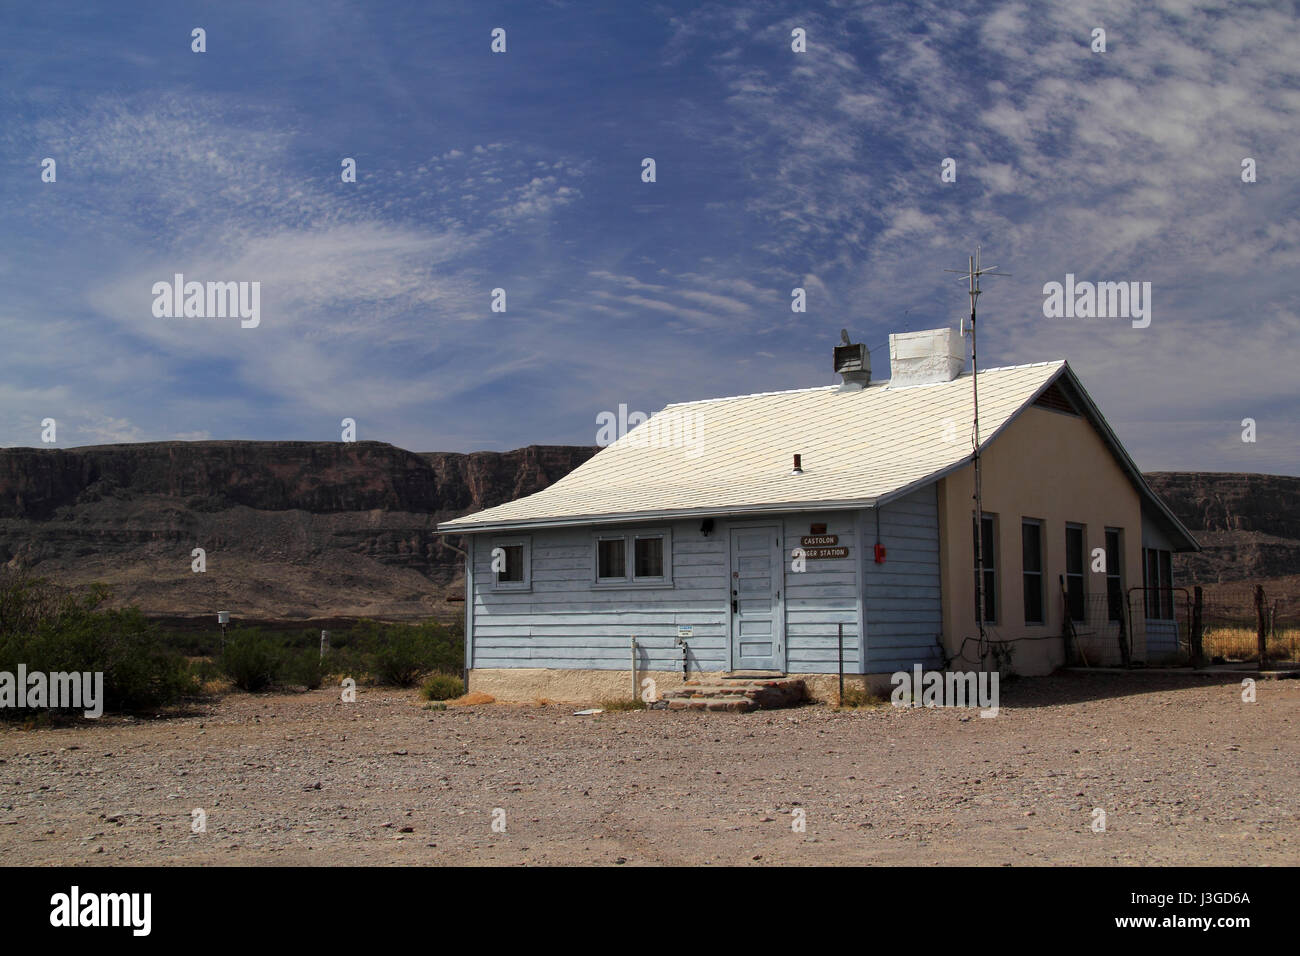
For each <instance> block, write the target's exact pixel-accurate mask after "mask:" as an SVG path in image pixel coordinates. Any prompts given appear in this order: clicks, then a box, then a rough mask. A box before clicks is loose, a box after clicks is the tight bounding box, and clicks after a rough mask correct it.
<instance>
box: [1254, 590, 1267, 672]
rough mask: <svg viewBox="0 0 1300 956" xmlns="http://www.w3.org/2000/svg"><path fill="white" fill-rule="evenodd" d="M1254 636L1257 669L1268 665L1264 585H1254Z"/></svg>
mask: <svg viewBox="0 0 1300 956" xmlns="http://www.w3.org/2000/svg"><path fill="white" fill-rule="evenodd" d="M1255 635H1256V637H1257V638H1258V640H1259V669H1260V670H1263V669H1264V666H1265V664H1267V663H1268V617H1267V616H1266V615H1265V613H1264V585H1262V584H1256V585H1255Z"/></svg>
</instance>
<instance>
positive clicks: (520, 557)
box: [488, 538, 532, 591]
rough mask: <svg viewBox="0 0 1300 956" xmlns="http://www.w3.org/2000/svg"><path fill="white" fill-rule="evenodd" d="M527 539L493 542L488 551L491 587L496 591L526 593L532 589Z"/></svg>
mask: <svg viewBox="0 0 1300 956" xmlns="http://www.w3.org/2000/svg"><path fill="white" fill-rule="evenodd" d="M529 550H530V549H529V542H528V539H527V538H515V539H513V540H510V541H500V540H498V541H493V542H492V546H491V548H490V549H489V551H488V557H489V561H490V562H491V564H490V565H489V567H490V568H491V571H492V585H493V587H494V588H496V589H497V590H498V591H527V590H530V589H531V588H532V576H531V573H530V571H529V567H528V565H529V558H530V555H529Z"/></svg>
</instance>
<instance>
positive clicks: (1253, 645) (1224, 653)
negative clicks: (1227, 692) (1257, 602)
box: [1202, 627, 1300, 661]
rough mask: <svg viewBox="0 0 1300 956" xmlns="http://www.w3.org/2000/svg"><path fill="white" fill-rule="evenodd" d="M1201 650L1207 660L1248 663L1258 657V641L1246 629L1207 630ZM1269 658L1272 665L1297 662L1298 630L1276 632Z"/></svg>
mask: <svg viewBox="0 0 1300 956" xmlns="http://www.w3.org/2000/svg"><path fill="white" fill-rule="evenodd" d="M1202 646H1203V648H1204V650H1205V656H1206V657H1223V658H1227V659H1228V660H1247V659H1250V658H1254V657H1256V656H1257V655H1258V649H1259V638H1258V637H1257V636H1256V634H1255V631H1254V630H1253V629H1251V628H1246V627H1221V628H1206V629H1205V636H1204V637H1203V638H1202ZM1268 657H1269V660H1274V661H1300V628H1286V629H1279V630H1278V632H1277V633H1276V634H1274V635H1273V636H1271V637H1270V638H1269V639H1268Z"/></svg>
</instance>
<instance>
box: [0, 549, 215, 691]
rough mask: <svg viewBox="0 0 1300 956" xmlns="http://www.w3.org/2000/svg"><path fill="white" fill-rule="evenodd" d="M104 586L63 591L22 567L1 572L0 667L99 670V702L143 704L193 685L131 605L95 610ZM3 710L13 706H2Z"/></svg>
mask: <svg viewBox="0 0 1300 956" xmlns="http://www.w3.org/2000/svg"><path fill="white" fill-rule="evenodd" d="M108 596H109V594H108V591H107V589H106V588H104V587H103V586H101V585H92V586H91V587H89V588H85V589H81V590H78V591H70V592H62V591H60V590H58V589H57V588H54V587H53V586H52V585H50V584H49V582H47V581H45V580H43V579H40V578H33V577H31V576H29V575H27V574H25V573H23V572H12V571H5V572H4V573H3V574H0V670H2V671H8V672H10V673H16V671H17V668H18V665H19V664H23V665H26V668H27V671H28V673H31V672H34V671H43V672H45V673H54V672H84V671H89V672H91V673H96V672H98V673H102V674H103V675H104V684H103V702H102V703H103V707H104V709H105V710H112V711H133V710H144V709H150V708H154V707H159V706H163V705H167V704H172V703H175V702H176V701H178V700H180V699H181V698H183V697H185V696H188V695H190V694H193V693H195V692H196V691H197V683H196V681H195V678H194V674H193V673H192V671H191V669H190V666H189V663H188V662H187V661H186V660H185V658H184V657H182V656H181V655H180V654H178V653H176V651H174V650H172V649H170V648H168V647H167V646H166V643H165V641H164V640H163V638H162V635H161V634H160V633H159V631H158V629H157V628H156V627H155V626H154V625H152V624H151V623H150V622H149V620H148V619H147V618H146V617H145V616H144V615H143V614H141V613H140V610H139V609H138V608H126V609H124V610H101V609H100V605H101V604H102V603H103V602H104V601H105V600H106V599H107V598H108ZM6 710H7V711H8V712H9V713H13V712H14V711H13V709H9V708H6Z"/></svg>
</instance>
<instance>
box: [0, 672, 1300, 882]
mask: <svg viewBox="0 0 1300 956" xmlns="http://www.w3.org/2000/svg"><path fill="white" fill-rule="evenodd" d="M1002 704H1003V706H1002V710H1001V713H1000V714H999V715H998V716H997V717H995V718H992V719H981V718H980V717H979V716H978V715H977V714H976V713H975V712H973V711H953V710H901V709H893V708H888V707H886V708H881V709H876V710H863V711H853V712H845V713H834V712H832V711H830V710H828V709H826V708H823V707H805V708H801V709H796V710H785V711H763V712H757V713H753V714H700V713H683V712H665V711H635V712H627V713H610V714H601V715H598V716H594V717H575V716H573V715H572V708H570V707H561V706H558V705H550V706H543V707H538V706H533V707H505V706H499V705H497V706H492V705H489V706H481V707H474V708H454V709H451V710H447V711H445V712H444V711H426V710H423V709H421V701H420V700H419V699H418V697H417V695H416V694H415V693H414V692H410V693H407V692H394V691H391V690H384V689H370V690H366V689H365V688H363V689H362V690H361V692H360V694H359V696H358V700H357V702H356V703H355V704H346V703H343V702H342V701H341V700H340V699H339V694H338V692H337V690H327V689H325V690H320V691H315V692H311V693H300V694H276V695H262V696H255V695H247V694H234V695H230V696H227V697H224V698H221V699H219V700H214V701H213V702H211V703H210V704H208V705H205V706H202V707H199V708H197V709H196V710H195V711H194V712H192V713H190V714H188V715H186V716H181V717H172V718H166V719H155V720H125V719H121V718H109V717H106V718H103V719H101V720H100V721H98V722H88V723H86V724H83V725H80V726H76V727H66V728H56V729H48V728H47V729H40V730H31V731H24V730H21V729H17V728H14V727H9V728H7V729H4V730H0V858H2V859H3V861H4V862H5V863H7V864H10V865H14V864H33V863H34V864H60V863H69V864H73V863H75V864H92V865H93V864H100V863H102V864H141V863H162V864H189V865H195V864H236V863H238V864H289V863H298V864H308V865H337V864H376V863H394V864H424V865H429V864H435V865H437V864H444V865H445V864H487V865H491V864H523V863H540V864H583V863H594V864H601V865H607V864H619V863H625V864H627V865H637V864H656V863H665V864H713V865H753V866H761V865H772V864H849V863H852V864H861V863H885V864H890V863H900V864H977V863H978V864H984V863H987V864H995V865H997V864H1018V865H1023V864H1046V863H1054V864H1081V863H1091V864H1156V865H1159V864H1191V865H1196V864H1211V863H1214V864H1247V865H1256V864H1290V865H1295V864H1297V863H1300V827H1298V826H1297V824H1298V823H1300V681H1262V682H1260V683H1259V685H1258V702H1257V703H1253V704H1248V703H1243V702H1242V700H1241V690H1240V686H1239V685H1238V683H1236V682H1232V683H1229V682H1211V681H1210V680H1208V679H1188V678H1167V677H1157V676H1154V675H1139V676H1128V675H1106V676H1093V675H1085V676H1079V675H1061V676H1057V677H1051V678H1042V679H1035V680H1021V681H1016V682H1014V683H1011V684H1007V685H1004V686H1003V688H1002ZM1094 808H1101V809H1102V810H1104V811H1105V824H1106V826H1105V830H1104V832H1094V830H1093V823H1094V820H1099V819H1100V818H1099V817H1096V816H1095V815H1094ZM195 810H201V811H203V814H204V815H205V817H206V832H197V833H196V832H193V826H194V821H195V820H196V817H195V815H194V813H193V811H195ZM796 811H803V812H802V814H800V813H797V812H796ZM800 818H802V822H803V824H804V826H805V829H804V831H803V832H799V831H798V829H797V828H796V826H795V825H794V824H796V823H797V822H798V821H799V819H800ZM494 820H497V821H498V822H500V821H502V820H503V821H504V827H505V832H496V831H494V829H493V822H494ZM498 825H499V824H498Z"/></svg>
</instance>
